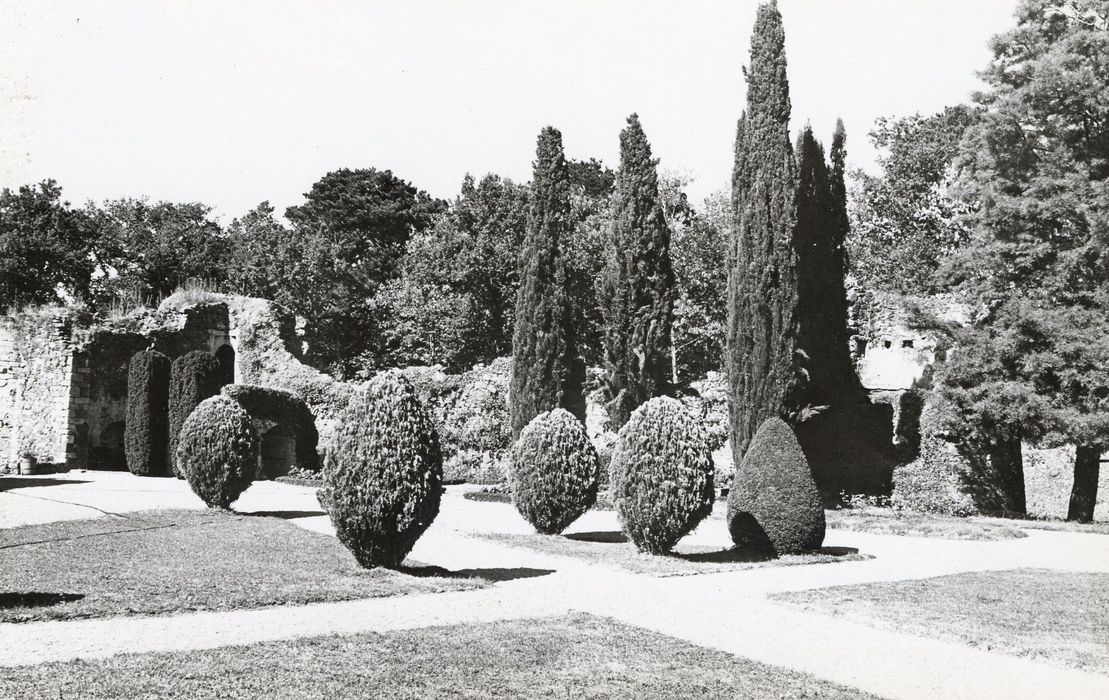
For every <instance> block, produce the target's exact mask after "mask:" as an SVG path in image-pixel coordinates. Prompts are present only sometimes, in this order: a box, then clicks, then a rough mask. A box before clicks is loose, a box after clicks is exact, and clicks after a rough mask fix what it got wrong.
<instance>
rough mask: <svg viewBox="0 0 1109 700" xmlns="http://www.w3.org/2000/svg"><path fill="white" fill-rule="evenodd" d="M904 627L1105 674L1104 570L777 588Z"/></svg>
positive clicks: (1108, 579)
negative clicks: (804, 589)
mask: <svg viewBox="0 0 1109 700" xmlns="http://www.w3.org/2000/svg"><path fill="white" fill-rule="evenodd" d="M774 599H775V600H778V601H783V602H786V603H789V604H791V605H796V606H801V607H804V608H805V609H808V610H814V611H818V612H823V613H829V614H832V615H837V616H844V617H848V618H851V619H852V620H854V621H856V622H861V623H866V624H873V625H876V626H879V627H883V628H887V629H893V630H897V631H901V632H906V633H909V634H915V635H919V636H925V637H938V638H940V639H947V640H953V641H958V642H962V643H965V644H969V645H971V646H974V647H978V648H981V649H987V650H992V651H998V652H1001V653H1005V654H1011V655H1014V656H1021V657H1026V658H1031V659H1035V660H1039V661H1047V662H1050V663H1054V664H1056V665H1063V666H1069V667H1073V668H1079V669H1083V670H1086V671H1094V672H1097V673H1105V674H1109V574H1103V573H1090V572H1068V571H1053V570H1046V569H1013V570H1009V571H985V572H973V573H965V574H954V575H950V576H938V577H935V578H928V579H921V580H917V581H896V582H891V583H871V584H863V585H856V586H836V587H832V588H820V589H814V590H808V591H797V592H793V593H780V594H777V595H775V596H774Z"/></svg>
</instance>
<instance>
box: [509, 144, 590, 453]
mask: <svg viewBox="0 0 1109 700" xmlns="http://www.w3.org/2000/svg"><path fill="white" fill-rule="evenodd" d="M572 225H573V224H572V221H571V218H570V183H569V173H568V171H567V167H566V158H565V155H564V154H563V150H562V134H561V133H560V132H559V131H558V129H555V128H554V127H550V126H548V127H545V128H544V129H543V130H542V131H541V132H540V133H539V143H538V147H537V149H536V154H535V164H534V178H533V180H532V190H531V206H530V209H529V211H528V228H527V236H526V238H525V240H524V248H523V250H522V251H521V254H520V290H519V293H518V294H517V296H516V327H515V331H514V333H513V337H512V358H513V360H512V382H511V384H510V387H509V393H510V402H511V410H512V436H513V439H515V438H517V437H519V435H520V431H521V430H523V429H524V426H526V425H527V424H528V423H529V422H530V421H531V419H532V418H534V417H535V416H537V415H539V414H540V413H543V412H545V411H550V410H552V409H555V408H564V409H566V410H568V411H569V412H570V413H572V414H574V415H575V416H577V417H578V418H579V419H580V420H582V421H584V420H585V394H584V391H583V385H584V383H585V363H584V362H582V360H581V358H580V357H579V356H578V351H577V342H576V337H575V334H574V312H573V307H572V301H571V296H570V294H569V292H568V290H567V279H566V267H565V261H564V259H563V254H562V246H563V245H564V242H565V240H566V238H567V237H568V236H569V234H570V227H571V226H572Z"/></svg>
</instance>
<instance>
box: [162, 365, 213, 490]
mask: <svg viewBox="0 0 1109 700" xmlns="http://www.w3.org/2000/svg"><path fill="white" fill-rule="evenodd" d="M222 374H223V372H222V368H221V367H220V363H219V360H217V359H216V358H214V357H212V356H211V355H209V354H208V353H206V352H205V351H203V350H193V351H192V352H187V353H185V354H184V355H182V356H181V357H178V358H177V359H176V360H174V361H173V366H172V367H171V368H170V372H169V460H170V469H171V470H172V471H173V473H174V474H176V475H177V477H178V478H182V479H183V478H185V477H184V475H183V474H182V473H181V470H179V469H178V468H177V441H178V436H179V435H180V434H181V426H182V425H184V424H185V419H186V418H188V417H189V414H190V413H192V412H193V409H194V408H196V407H197V406H198V405H199V404H200V402H201V401H203V400H204V399H206V398H208V397H209V396H215V395H216V394H218V393H219V389H220V386H221V382H222Z"/></svg>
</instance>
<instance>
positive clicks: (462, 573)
mask: <svg viewBox="0 0 1109 700" xmlns="http://www.w3.org/2000/svg"><path fill="white" fill-rule="evenodd" d="M396 571H398V572H399V573H402V574H408V575H409V576H415V577H417V578H480V579H484V580H486V581H494V582H496V581H515V580H517V579H522V578H538V577H540V576H547V575H549V574H553V573H554V569H530V568H527V567H515V568H494V569H459V570H458V571H451V570H450V569H444V568H443V567H441V566H430V565H427V564H416V563H413V564H411V565H408V566H401V567H399V568H397V569H396Z"/></svg>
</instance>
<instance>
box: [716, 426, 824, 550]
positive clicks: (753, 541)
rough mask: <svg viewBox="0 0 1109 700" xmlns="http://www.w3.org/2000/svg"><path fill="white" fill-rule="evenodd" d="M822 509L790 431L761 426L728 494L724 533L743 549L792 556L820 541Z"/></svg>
mask: <svg viewBox="0 0 1109 700" xmlns="http://www.w3.org/2000/svg"><path fill="white" fill-rule="evenodd" d="M824 527H825V523H824V506H823V503H822V502H821V500H820V492H819V491H817V489H816V482H815V481H813V477H812V471H811V470H810V469H809V463H808V462H807V461H806V460H805V453H804V452H802V451H801V445H800V443H798V442H797V436H796V435H795V434H794V432H793V428H791V427H789V425H787V424H786V422H785V421H783V420H782V419H780V418H771V419H769V420H767V421H765V422H764V423H763V424H762V425H761V426H759V430H758V432H756V433H755V437H754V439H753V440H752V441H751V445H750V447H749V448H748V449H747V454H746V455H744V457H743V461H742V462H741V463H740V465H739V468H737V469H736V474H735V480H734V481H733V482H732V489H731V491H730V492H729V493H728V531H729V532H730V533H731V535H732V541H733V542H735V543H736V545H738V546H741V547H752V548H757V549H760V550H772V552H773V553H774V554H795V553H799V552H804V551H809V550H814V549H819V548H820V545H821V544H822V543H823V542H824Z"/></svg>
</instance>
